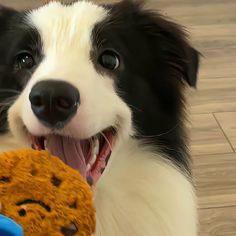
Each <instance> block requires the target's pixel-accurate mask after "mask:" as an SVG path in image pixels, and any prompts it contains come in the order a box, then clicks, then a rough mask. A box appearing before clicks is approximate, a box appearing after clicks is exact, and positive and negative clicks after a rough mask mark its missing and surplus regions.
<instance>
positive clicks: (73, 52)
mask: <svg viewBox="0 0 236 236" xmlns="http://www.w3.org/2000/svg"><path fill="white" fill-rule="evenodd" d="M107 14H108V13H107V11H106V10H105V9H104V8H102V7H98V6H96V5H94V4H92V3H88V2H78V3H75V4H74V5H72V6H68V7H65V6H62V5H61V4H59V3H51V4H49V5H47V6H45V7H42V8H40V9H38V10H35V11H32V12H31V13H30V14H29V17H28V20H30V21H31V24H32V25H33V26H34V27H36V28H37V30H38V31H39V32H40V35H41V37H42V42H43V52H44V55H45V57H44V59H43V61H42V62H41V64H40V65H39V67H38V68H37V70H36V71H35V73H34V74H33V76H32V78H31V80H30V82H29V83H28V85H27V87H26V89H25V90H24V91H23V92H22V94H21V95H20V97H19V98H18V99H17V101H16V102H15V103H14V105H13V106H12V107H11V109H10V111H9V122H10V127H11V130H12V131H13V133H14V134H15V135H16V136H17V137H18V138H19V139H21V140H24V141H25V142H26V143H27V136H26V134H25V132H24V129H23V125H24V126H25V127H27V129H28V130H29V131H30V132H31V133H32V134H34V135H47V134H48V133H49V132H50V131H49V130H48V129H47V128H46V127H44V126H43V125H42V124H41V123H40V122H39V121H38V120H37V118H36V117H35V116H34V114H33V112H32V110H31V107H30V102H29V99H28V96H29V93H30V91H31V88H32V87H33V85H34V84H35V83H36V82H38V81H41V80H44V79H53V78H55V79H57V80H58V79H60V80H64V81H67V82H70V83H71V84H73V85H74V86H75V87H77V88H78V89H79V91H80V94H81V106H80V108H79V110H78V112H77V114H76V116H75V117H74V118H73V119H72V121H71V122H70V123H69V124H68V125H67V126H66V127H65V128H64V129H63V130H62V131H60V132H59V131H58V133H59V134H61V135H70V136H72V137H76V138H80V139H82V138H89V137H91V136H93V135H95V134H96V133H98V132H100V131H102V130H103V129H105V128H107V127H110V126H117V125H118V126H119V127H120V128H119V133H118V137H119V139H118V141H117V145H116V146H115V147H114V150H113V152H112V156H111V159H110V161H109V164H108V166H107V169H106V171H105V172H104V174H103V175H102V177H101V179H100V180H99V182H98V184H97V186H96V189H95V205H96V209H97V230H96V234H95V235H96V236H196V235H197V220H196V219H197V213H196V205H195V194H194V190H193V187H192V184H191V181H189V179H188V178H187V177H186V176H185V175H184V174H183V173H182V172H181V171H180V170H179V169H178V168H177V167H175V166H174V165H173V164H172V163H171V162H169V161H167V160H166V159H163V157H162V156H161V155H158V154H155V153H154V152H152V150H151V148H150V149H149V148H148V147H147V146H146V147H142V146H143V145H142V144H141V143H138V142H137V141H135V140H133V139H132V138H130V134H132V132H133V131H132V125H131V111H130V109H129V107H128V105H127V104H125V103H124V102H123V101H122V99H121V98H120V97H119V96H118V95H117V93H116V92H115V88H114V87H113V83H112V79H111V78H109V76H107V75H101V74H99V73H98V72H97V71H96V70H95V68H94V66H93V64H92V63H91V61H90V50H91V47H92V45H91V39H90V35H91V30H92V29H93V26H94V25H95V24H96V23H97V22H99V21H101V20H102V19H104V18H105V17H106V16H107ZM1 139H2V140H9V139H11V138H6V137H4V136H3V137H2V138H1ZM2 140H0V142H1V146H2V147H4V146H5V149H7V147H9V146H10V147H11V148H12V149H13V145H12V144H11V143H10V144H7V143H4V144H3V143H2ZM1 151H2V150H1Z"/></svg>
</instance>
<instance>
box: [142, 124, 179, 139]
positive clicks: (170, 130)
mask: <svg viewBox="0 0 236 236" xmlns="http://www.w3.org/2000/svg"><path fill="white" fill-rule="evenodd" d="M178 125H179V124H176V125H175V126H174V127H172V128H171V129H169V130H168V131H166V132H164V133H161V134H154V135H142V134H139V135H138V136H139V137H142V138H155V137H161V136H163V135H166V134H169V133H171V132H172V131H174V130H175V129H176V128H177V127H178Z"/></svg>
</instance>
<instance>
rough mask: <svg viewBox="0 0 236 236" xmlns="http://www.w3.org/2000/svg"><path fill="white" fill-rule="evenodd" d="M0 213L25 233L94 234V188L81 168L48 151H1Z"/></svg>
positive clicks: (53, 235) (33, 235)
mask: <svg viewBox="0 0 236 236" xmlns="http://www.w3.org/2000/svg"><path fill="white" fill-rule="evenodd" d="M0 203H1V211H0V214H2V215H4V216H7V217H9V218H11V219H13V220H14V221H15V222H16V223H18V224H19V225H20V226H21V227H22V228H23V229H24V235H25V236H72V235H74V236H91V235H92V234H93V233H94V231H95V208H94V206H93V202H92V191H91V189H90V187H89V186H88V184H87V183H86V182H85V181H84V179H83V178H82V177H81V175H80V174H79V172H78V171H76V170H74V169H72V168H70V167H69V166H67V165H65V164H64V163H63V162H62V161H61V160H59V159H58V158H57V157H54V156H51V155H50V154H49V153H48V152H47V151H35V150H31V149H24V150H18V151H13V152H8V153H2V154H0Z"/></svg>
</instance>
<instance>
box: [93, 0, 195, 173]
mask: <svg viewBox="0 0 236 236" xmlns="http://www.w3.org/2000/svg"><path fill="white" fill-rule="evenodd" d="M107 8H109V9H110V18H108V19H106V20H105V21H104V22H101V23H99V24H98V25H97V27H96V28H95V29H94V43H95V44H98V45H99V44H100V43H103V44H104V45H103V47H106V48H109V47H112V48H115V49H117V51H118V52H120V54H121V58H122V59H123V62H122V63H123V66H122V67H121V69H120V70H119V71H118V72H117V73H116V74H115V75H114V77H115V82H116V85H117V90H118V92H119V91H122V94H120V96H121V97H122V98H123V99H124V100H125V101H126V103H127V104H129V105H130V108H131V109H132V111H133V121H134V124H135V127H136V128H137V130H138V135H137V138H141V139H146V140H147V142H151V143H152V144H155V146H156V147H157V148H158V149H159V150H161V151H163V152H164V154H167V157H168V156H169V157H171V159H172V160H173V161H174V162H175V164H177V165H179V166H180V167H184V168H185V169H186V170H190V168H189V155H188V150H187V146H186V144H187V140H186V135H185V130H184V127H183V126H184V125H183V122H185V120H184V104H185V102H184V100H185V99H184V95H183V90H184V87H185V84H186V83H187V84H188V85H190V86H192V87H195V86H196V81H197V71H198V64H199V61H198V52H197V51H196V50H195V49H193V48H192V47H191V46H189V43H188V42H187V40H186V35H185V33H184V32H183V29H182V28H181V27H180V26H178V25H176V24H175V23H173V22H171V21H168V20H166V19H165V18H164V17H162V16H161V15H157V14H156V13H152V12H150V11H143V10H142V5H140V4H134V3H133V2H132V1H123V2H121V3H118V4H116V5H111V6H110V5H108V6H107ZM117 22H118V23H117ZM104 39H105V40H104ZM119 39H122V40H119ZM131 39H132V40H131ZM122 42H125V44H122ZM140 45H142V46H140ZM122 55H125V56H124V57H122Z"/></svg>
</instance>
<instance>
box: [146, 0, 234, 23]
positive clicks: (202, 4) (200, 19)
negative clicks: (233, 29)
mask: <svg viewBox="0 0 236 236" xmlns="http://www.w3.org/2000/svg"><path fill="white" fill-rule="evenodd" d="M149 4H150V5H151V6H153V7H155V8H158V9H161V10H162V12H163V13H164V14H165V15H168V16H170V17H172V18H174V19H175V20H177V21H178V22H180V23H182V24H184V25H187V26H192V25H205V24H211V25H215V24H221V23H224V24H226V23H227V24H228V23H229V24H230V23H232V22H236V14H235V12H236V2H235V1H234V0H230V1H224V0H217V1H216V0H214V1H210V0H208V1H196V0H191V1H190V0H186V1H182V0H180V1H179V0H175V1H165V0H162V1H156V0H150V1H149Z"/></svg>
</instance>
